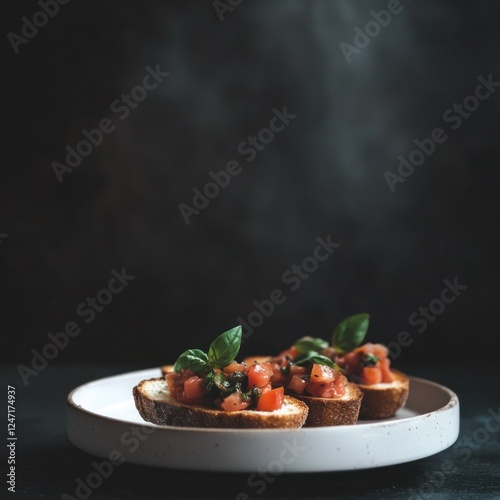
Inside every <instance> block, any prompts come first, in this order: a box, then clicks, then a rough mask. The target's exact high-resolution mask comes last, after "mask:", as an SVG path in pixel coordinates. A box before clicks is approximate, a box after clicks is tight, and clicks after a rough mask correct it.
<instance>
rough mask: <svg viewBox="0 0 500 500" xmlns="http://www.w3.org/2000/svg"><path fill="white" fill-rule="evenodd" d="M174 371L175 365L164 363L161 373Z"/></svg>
mask: <svg viewBox="0 0 500 500" xmlns="http://www.w3.org/2000/svg"><path fill="white" fill-rule="evenodd" d="M173 371H174V365H162V367H161V373H162V375H166V374H167V373H172V372H173Z"/></svg>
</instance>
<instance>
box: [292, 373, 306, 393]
mask: <svg viewBox="0 0 500 500" xmlns="http://www.w3.org/2000/svg"><path fill="white" fill-rule="evenodd" d="M306 386H307V381H305V380H304V379H303V378H301V377H300V376H299V375H292V378H291V379H290V382H289V383H288V385H287V389H290V390H291V391H294V392H296V393H297V394H302V393H303V392H304V389H305V388H306Z"/></svg>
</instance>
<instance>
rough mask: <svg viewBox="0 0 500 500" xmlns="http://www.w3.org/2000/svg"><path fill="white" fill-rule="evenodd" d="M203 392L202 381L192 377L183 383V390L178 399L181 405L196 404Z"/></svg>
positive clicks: (194, 376)
mask: <svg viewBox="0 0 500 500" xmlns="http://www.w3.org/2000/svg"><path fill="white" fill-rule="evenodd" d="M203 392H204V390H203V379H202V378H200V377H197V376H196V375H193V376H192V377H189V378H188V379H187V380H186V381H185V382H184V389H183V391H182V393H181V394H179V396H178V399H179V401H180V402H181V403H186V404H194V403H198V402H199V401H200V400H201V398H202V397H203Z"/></svg>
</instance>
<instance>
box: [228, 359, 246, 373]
mask: <svg viewBox="0 0 500 500" xmlns="http://www.w3.org/2000/svg"><path fill="white" fill-rule="evenodd" d="M247 369H248V367H247V365H246V364H245V363H238V362H237V361H232V362H231V363H230V364H228V365H227V366H225V367H224V370H223V371H224V373H228V374H229V373H234V372H246V371H247Z"/></svg>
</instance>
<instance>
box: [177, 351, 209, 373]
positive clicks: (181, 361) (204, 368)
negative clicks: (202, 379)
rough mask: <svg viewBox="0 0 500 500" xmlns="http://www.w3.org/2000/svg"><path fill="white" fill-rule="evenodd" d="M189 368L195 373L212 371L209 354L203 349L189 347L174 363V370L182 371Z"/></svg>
mask: <svg viewBox="0 0 500 500" xmlns="http://www.w3.org/2000/svg"><path fill="white" fill-rule="evenodd" d="M183 368H189V369H190V370H192V371H193V372H194V373H198V374H200V375H204V374H206V373H208V372H209V371H210V364H209V362H208V357H207V355H206V354H205V353H204V352H203V351H202V350H201V349H188V350H187V351H184V352H183V353H182V354H181V355H180V356H179V357H178V358H177V361H176V362H175V364H174V371H176V372H180V371H181V370H182V369H183Z"/></svg>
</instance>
